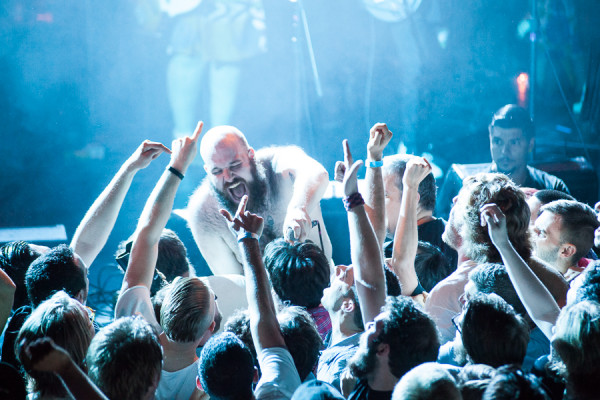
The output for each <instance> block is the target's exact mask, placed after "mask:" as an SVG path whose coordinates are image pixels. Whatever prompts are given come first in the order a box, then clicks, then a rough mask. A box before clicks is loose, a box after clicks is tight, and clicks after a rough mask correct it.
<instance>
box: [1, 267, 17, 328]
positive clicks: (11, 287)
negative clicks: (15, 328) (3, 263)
mask: <svg viewBox="0 0 600 400" xmlns="http://www.w3.org/2000/svg"><path fill="white" fill-rule="evenodd" d="M16 290H17V286H16V285H15V283H14V282H13V281H12V279H10V276H8V274H7V273H6V272H4V270H3V269H2V268H0V333H2V332H3V331H4V325H6V321H8V317H9V316H10V312H11V310H12V306H13V303H14V300H15V292H16Z"/></svg>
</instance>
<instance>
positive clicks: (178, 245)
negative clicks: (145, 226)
mask: <svg viewBox="0 0 600 400" xmlns="http://www.w3.org/2000/svg"><path fill="white" fill-rule="evenodd" d="M156 268H157V269H158V270H159V271H160V272H162V273H163V274H164V276H165V278H166V279H167V281H168V282H173V279H175V278H177V277H178V276H183V274H185V273H189V272H190V268H191V265H190V261H189V260H188V258H187V249H186V248H185V245H184V244H183V242H182V241H181V239H179V236H177V234H176V233H175V232H173V231H172V230H170V229H163V231H162V233H161V234H160V239H159V241H158V258H157V259H156Z"/></svg>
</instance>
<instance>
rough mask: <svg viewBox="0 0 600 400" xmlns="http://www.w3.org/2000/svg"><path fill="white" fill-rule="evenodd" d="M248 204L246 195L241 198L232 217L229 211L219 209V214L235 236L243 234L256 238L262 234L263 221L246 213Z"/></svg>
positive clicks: (248, 212) (254, 215)
mask: <svg viewBox="0 0 600 400" xmlns="http://www.w3.org/2000/svg"><path fill="white" fill-rule="evenodd" d="M247 203H248V195H245V196H244V197H242V200H241V201H240V204H239V206H238V209H237V211H236V213H235V215H234V216H231V214H230V213H229V211H227V210H224V209H221V210H219V212H220V213H221V215H223V217H225V219H226V220H227V222H228V224H229V229H231V230H232V231H233V232H234V233H235V234H236V235H239V234H243V233H244V232H249V233H255V234H257V235H258V236H260V235H261V234H262V231H263V226H264V220H263V219H262V217H259V216H258V215H256V214H252V213H251V212H250V211H246V204H247Z"/></svg>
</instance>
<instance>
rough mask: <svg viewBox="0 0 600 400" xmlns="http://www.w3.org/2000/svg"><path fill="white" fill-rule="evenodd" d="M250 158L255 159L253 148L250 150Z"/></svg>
mask: <svg viewBox="0 0 600 400" xmlns="http://www.w3.org/2000/svg"><path fill="white" fill-rule="evenodd" d="M248 157H250V159H251V160H253V159H254V149H253V148H252V147H249V148H248Z"/></svg>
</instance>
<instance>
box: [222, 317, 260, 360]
mask: <svg viewBox="0 0 600 400" xmlns="http://www.w3.org/2000/svg"><path fill="white" fill-rule="evenodd" d="M223 331H224V332H231V333H233V334H234V335H235V336H237V337H238V339H240V340H241V341H242V342H243V343H244V344H245V345H246V348H248V350H250V353H251V354H252V359H253V360H254V366H255V367H257V368H258V367H259V366H258V359H257V357H256V349H255V348H254V342H253V341H252V332H250V313H249V311H248V310H247V309H245V310H237V311H236V312H235V313H234V314H233V315H232V316H231V317H229V318H228V319H227V322H225V326H224V327H223Z"/></svg>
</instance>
